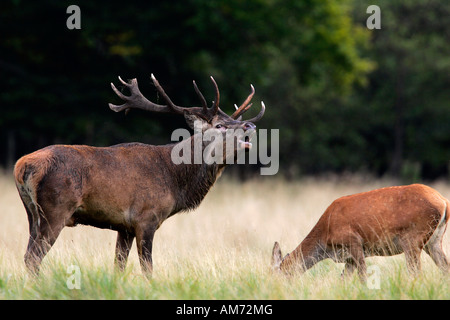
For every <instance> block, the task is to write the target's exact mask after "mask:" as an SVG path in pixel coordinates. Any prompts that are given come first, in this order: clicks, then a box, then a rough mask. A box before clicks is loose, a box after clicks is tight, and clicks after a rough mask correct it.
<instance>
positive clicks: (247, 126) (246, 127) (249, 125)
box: [244, 122, 256, 131]
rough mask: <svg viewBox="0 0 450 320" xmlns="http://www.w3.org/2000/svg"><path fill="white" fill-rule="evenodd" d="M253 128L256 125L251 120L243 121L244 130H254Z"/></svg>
mask: <svg viewBox="0 0 450 320" xmlns="http://www.w3.org/2000/svg"><path fill="white" fill-rule="evenodd" d="M255 129H256V126H255V125H254V124H253V123H251V122H245V123H244V130H245V131H247V130H255Z"/></svg>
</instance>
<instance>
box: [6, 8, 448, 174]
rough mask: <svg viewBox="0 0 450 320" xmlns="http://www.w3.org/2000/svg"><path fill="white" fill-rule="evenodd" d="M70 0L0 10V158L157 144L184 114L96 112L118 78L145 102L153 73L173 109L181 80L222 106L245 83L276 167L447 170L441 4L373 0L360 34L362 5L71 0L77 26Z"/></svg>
mask: <svg viewBox="0 0 450 320" xmlns="http://www.w3.org/2000/svg"><path fill="white" fill-rule="evenodd" d="M70 4H71V3H70V2H68V1H58V2H54V1H50V0H44V1H40V2H39V3H34V4H33V3H26V4H25V3H23V2H21V1H4V2H3V3H2V5H1V6H2V9H1V10H0V23H1V24H2V25H3V28H2V30H4V31H5V32H4V33H3V35H2V41H1V42H0V70H2V75H3V76H2V77H1V79H0V84H1V88H2V90H1V92H0V101H1V103H2V108H3V109H2V111H3V112H2V115H1V117H0V134H1V136H2V137H8V139H2V140H1V141H0V150H2V151H3V150H4V152H1V154H3V158H0V162H1V163H3V164H5V163H6V162H8V161H9V160H11V159H17V158H18V157H19V156H20V155H23V154H24V153H28V152H31V151H34V150H36V149H37V148H40V147H43V146H45V145H48V144H52V143H66V144H69V143H86V144H92V145H110V144H114V143H119V142H125V141H141V142H145V143H167V142H169V137H170V133H171V132H172V130H173V129H175V128H178V127H185V124H184V120H183V119H180V118H179V117H171V116H167V115H157V114H152V115H149V114H145V113H141V112H139V111H133V112H131V113H130V115H129V116H127V117H124V116H123V115H122V114H115V113H112V112H111V111H110V110H109V109H108V107H107V103H108V102H113V103H117V102H118V101H119V100H118V98H117V97H116V96H115V95H114V93H113V92H112V90H111V89H110V87H109V83H110V82H115V83H116V84H117V80H116V79H117V78H116V77H117V75H120V76H121V77H122V78H124V79H127V78H138V80H139V84H140V88H141V91H142V92H143V93H144V94H145V95H146V96H147V97H149V98H150V99H151V100H156V101H157V100H158V97H157V96H156V93H155V90H154V88H153V87H152V86H151V84H150V79H149V75H150V73H154V74H155V75H156V76H157V77H158V79H159V80H160V82H161V83H162V85H163V86H164V88H165V89H166V91H167V92H168V94H169V95H170V96H171V97H172V98H173V100H174V101H175V102H176V103H178V104H181V105H186V106H189V105H197V104H198V101H197V97H196V96H195V93H194V90H193V89H192V87H191V81H192V80H193V79H195V80H196V81H197V83H198V84H199V87H200V88H201V90H202V91H203V92H204V93H205V95H206V97H207V100H211V99H212V86H211V83H210V81H209V76H210V75H213V76H214V77H215V79H216V80H217V82H218V84H219V87H220V89H221V97H222V99H221V102H222V104H221V106H222V109H224V110H225V111H226V112H231V111H232V110H233V107H232V106H233V104H234V103H239V102H240V101H242V99H243V98H244V97H246V96H247V94H248V92H249V84H250V83H252V84H253V85H254V86H255V88H256V90H257V93H256V97H255V98H254V100H255V106H254V109H258V108H259V101H260V100H264V102H265V104H266V106H267V112H266V115H265V117H264V119H263V120H262V121H261V123H260V124H259V127H262V128H278V129H280V150H281V155H280V160H281V163H280V167H281V168H282V170H284V171H285V172H286V173H319V172H324V171H338V172H340V171H371V172H375V173H378V174H383V173H385V172H391V173H393V174H397V175H398V174H401V172H402V170H403V169H402V166H403V164H404V163H417V164H418V165H419V166H420V170H419V171H418V172H420V173H422V174H423V175H425V176H428V177H435V176H437V175H440V174H443V173H445V172H446V171H447V167H448V159H449V158H450V154H449V152H450V151H449V150H450V148H449V147H448V146H449V144H450V140H449V139H450V138H449V134H448V120H450V119H449V117H450V112H448V111H449V110H448V101H449V94H448V90H447V89H448V82H449V78H448V74H450V73H449V72H448V71H449V68H450V62H449V54H448V53H449V52H448V43H449V41H448V40H449V39H448V32H446V30H448V29H449V26H448V23H449V22H448V19H446V17H447V16H448V13H449V11H450V9H449V4H447V3H446V2H442V1H437V0H434V1H425V0H414V1H378V3H377V4H378V5H379V6H380V7H381V18H382V23H381V25H382V29H381V30H372V31H369V30H368V29H367V28H366V27H365V21H366V19H367V17H368V14H367V13H366V8H367V6H368V5H369V4H367V3H365V2H363V1H352V0H346V1H331V0H327V1H323V0H308V1H281V0H250V1H239V0H231V1H230V0H220V1H205V0H188V1H181V0H176V1H170V2H167V1H160V2H152V3H145V4H144V3H141V2H137V1H131V2H128V3H126V4H124V3H123V1H108V2H102V3H101V4H99V3H92V2H88V1H79V2H78V3H77V5H78V6H79V7H80V8H81V20H82V21H81V26H82V28H81V30H68V29H67V28H66V24H65V23H66V19H67V17H68V14H66V8H67V6H69V5H70ZM256 112H257V111H256V110H253V111H250V112H249V113H250V115H249V116H252V115H253V114H255V113H256ZM405 161H406V162H405ZM403 171H404V170H403ZM406 171H408V170H406Z"/></svg>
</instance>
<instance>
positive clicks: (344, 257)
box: [272, 184, 450, 280]
mask: <svg viewBox="0 0 450 320" xmlns="http://www.w3.org/2000/svg"><path fill="white" fill-rule="evenodd" d="M449 210H450V202H449V201H448V200H447V199H446V198H444V197H443V196H442V195H441V194H439V192H437V191H436V190H434V189H432V188H430V187H427V186H425V185H421V184H413V185H409V186H399V187H388V188H382V189H377V190H373V191H369V192H364V193H358V194H354V195H350V196H346V197H342V198H339V199H337V200H335V201H334V202H333V203H332V204H331V205H330V206H329V207H328V208H327V210H326V211H325V213H324V214H323V215H322V216H321V217H320V219H319V221H318V222H317V224H316V225H315V226H314V228H313V229H312V230H311V232H310V233H309V234H308V235H307V236H306V238H305V239H304V240H303V241H302V243H300V245H299V246H298V247H297V248H296V249H295V250H294V251H292V252H291V253H290V254H287V255H286V256H285V257H284V258H282V254H281V249H280V246H279V244H278V242H275V245H274V247H273V250H272V267H273V268H274V269H275V270H281V271H282V272H284V273H288V274H290V273H292V272H294V271H296V270H298V271H300V272H304V271H306V270H307V269H309V268H311V267H312V266H313V265H315V264H316V263H317V262H319V261H321V260H323V259H327V258H331V259H333V260H334V261H335V262H343V263H345V268H344V271H343V275H350V274H352V273H353V271H354V270H355V269H357V270H358V274H359V276H360V278H361V279H362V280H364V279H365V277H366V262H365V257H369V256H391V255H396V254H400V253H405V257H406V262H407V266H408V270H409V271H411V272H412V273H416V272H418V271H419V270H420V254H421V251H422V249H423V250H425V252H426V253H428V254H429V255H430V257H431V258H432V259H433V261H434V262H435V263H436V265H437V266H438V267H439V268H440V269H441V270H443V271H445V272H449V262H448V260H447V258H446V256H445V253H444V251H443V250H442V238H443V235H444V232H445V230H446V227H447V223H448V220H449Z"/></svg>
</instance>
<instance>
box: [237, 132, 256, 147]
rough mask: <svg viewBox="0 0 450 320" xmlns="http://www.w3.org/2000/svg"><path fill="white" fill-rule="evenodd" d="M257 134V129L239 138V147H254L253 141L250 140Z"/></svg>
mask: <svg viewBox="0 0 450 320" xmlns="http://www.w3.org/2000/svg"><path fill="white" fill-rule="evenodd" d="M255 134H256V131H255V130H252V132H251V133H250V134H249V135H246V136H244V138H243V139H239V147H240V148H241V149H246V150H250V149H251V148H252V143H251V142H250V139H251V138H252V137H253V136H254V135H255Z"/></svg>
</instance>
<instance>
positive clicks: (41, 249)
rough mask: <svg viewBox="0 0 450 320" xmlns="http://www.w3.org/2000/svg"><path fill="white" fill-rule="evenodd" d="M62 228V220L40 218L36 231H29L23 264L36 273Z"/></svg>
mask: <svg viewBox="0 0 450 320" xmlns="http://www.w3.org/2000/svg"><path fill="white" fill-rule="evenodd" d="M63 228H64V222H63V221H49V220H47V219H40V221H39V225H38V226H36V232H31V234H30V240H29V241H28V247H27V251H26V253H25V257H24V260H25V265H26V266H27V268H28V269H29V270H30V271H31V273H33V274H35V275H37V274H38V273H39V269H40V265H41V262H42V260H43V259H44V257H45V255H46V254H47V253H48V251H49V250H50V249H51V247H52V246H53V244H54V243H55V241H56V239H57V238H58V236H59V234H60V232H61V230H62V229H63Z"/></svg>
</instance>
